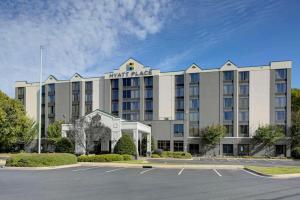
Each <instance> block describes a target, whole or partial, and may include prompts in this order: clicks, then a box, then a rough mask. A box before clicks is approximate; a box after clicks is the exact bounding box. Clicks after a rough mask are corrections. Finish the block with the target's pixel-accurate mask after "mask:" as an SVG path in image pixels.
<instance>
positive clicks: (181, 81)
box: [175, 75, 184, 85]
mask: <svg viewBox="0 0 300 200" xmlns="http://www.w3.org/2000/svg"><path fill="white" fill-rule="evenodd" d="M175 83H176V85H183V84H184V75H176V76H175Z"/></svg>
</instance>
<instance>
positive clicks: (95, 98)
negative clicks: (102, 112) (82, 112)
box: [93, 80, 103, 110]
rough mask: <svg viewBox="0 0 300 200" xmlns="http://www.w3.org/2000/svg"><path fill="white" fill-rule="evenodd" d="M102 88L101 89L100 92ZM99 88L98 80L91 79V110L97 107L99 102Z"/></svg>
mask: <svg viewBox="0 0 300 200" xmlns="http://www.w3.org/2000/svg"><path fill="white" fill-rule="evenodd" d="M102 91H103V90H101V92H102ZM99 93H100V88H99V80H94V81H93V110H96V109H99V108H100V107H99V103H100V99H99V96H100V94H99Z"/></svg>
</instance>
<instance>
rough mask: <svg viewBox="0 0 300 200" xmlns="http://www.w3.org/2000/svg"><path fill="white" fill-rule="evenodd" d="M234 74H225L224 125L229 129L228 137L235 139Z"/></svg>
mask: <svg viewBox="0 0 300 200" xmlns="http://www.w3.org/2000/svg"><path fill="white" fill-rule="evenodd" d="M233 81H234V73H233V71H225V72H223V124H224V126H225V127H226V128H227V134H226V137H233V120H234V114H233V111H234V84H233Z"/></svg>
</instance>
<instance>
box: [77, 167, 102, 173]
mask: <svg viewBox="0 0 300 200" xmlns="http://www.w3.org/2000/svg"><path fill="white" fill-rule="evenodd" d="M97 168H100V167H89V168H81V169H74V170H72V171H73V172H79V171H87V170H91V169H97Z"/></svg>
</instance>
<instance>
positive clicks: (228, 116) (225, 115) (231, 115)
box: [224, 111, 233, 121]
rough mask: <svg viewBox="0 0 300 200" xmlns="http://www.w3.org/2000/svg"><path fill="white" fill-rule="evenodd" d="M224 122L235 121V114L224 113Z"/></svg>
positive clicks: (230, 112)
mask: <svg viewBox="0 0 300 200" xmlns="http://www.w3.org/2000/svg"><path fill="white" fill-rule="evenodd" d="M224 120H225V121H232V120H233V112H232V111H225V112H224Z"/></svg>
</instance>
